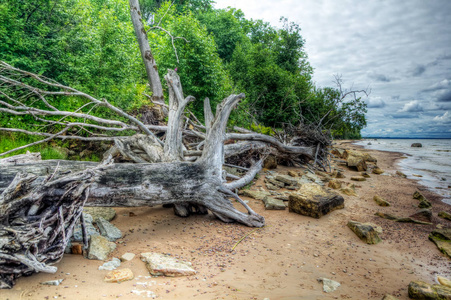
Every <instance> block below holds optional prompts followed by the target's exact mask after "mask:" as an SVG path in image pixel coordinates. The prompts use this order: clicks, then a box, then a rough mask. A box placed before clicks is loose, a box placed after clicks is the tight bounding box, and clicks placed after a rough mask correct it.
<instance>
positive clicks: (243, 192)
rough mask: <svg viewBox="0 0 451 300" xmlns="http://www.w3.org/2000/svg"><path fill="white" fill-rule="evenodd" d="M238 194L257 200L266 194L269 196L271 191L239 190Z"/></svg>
mask: <svg viewBox="0 0 451 300" xmlns="http://www.w3.org/2000/svg"><path fill="white" fill-rule="evenodd" d="M240 195H243V196H247V197H251V198H254V199H257V200H263V199H264V198H265V197H266V196H270V195H271V193H268V192H266V191H253V190H241V191H240Z"/></svg>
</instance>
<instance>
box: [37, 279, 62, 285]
mask: <svg viewBox="0 0 451 300" xmlns="http://www.w3.org/2000/svg"><path fill="white" fill-rule="evenodd" d="M63 280H64V279H55V280H49V281H44V282H41V284H43V285H56V286H58V285H60V283H61V282H63Z"/></svg>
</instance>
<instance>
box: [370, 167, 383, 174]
mask: <svg viewBox="0 0 451 300" xmlns="http://www.w3.org/2000/svg"><path fill="white" fill-rule="evenodd" d="M384 172H385V171H384V170H382V169H381V168H379V167H375V168H373V169H372V170H371V173H373V174H376V175H380V174H382V173H384Z"/></svg>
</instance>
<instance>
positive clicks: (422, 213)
mask: <svg viewBox="0 0 451 300" xmlns="http://www.w3.org/2000/svg"><path fill="white" fill-rule="evenodd" d="M409 218H412V219H415V220H418V221H423V222H429V223H431V222H432V210H431V209H430V208H422V209H420V210H419V211H418V212H416V213H414V214H413V215H411V216H409Z"/></svg>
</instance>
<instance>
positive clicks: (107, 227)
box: [96, 217, 122, 242]
mask: <svg viewBox="0 0 451 300" xmlns="http://www.w3.org/2000/svg"><path fill="white" fill-rule="evenodd" d="M96 223H97V226H99V229H100V234H101V235H103V236H104V237H106V238H107V239H108V240H109V241H110V242H114V241H116V240H118V239H120V238H122V232H121V231H120V230H119V229H118V228H117V227H116V226H114V225H113V224H111V223H110V222H108V221H107V220H105V219H104V218H102V217H98V218H97V219H96Z"/></svg>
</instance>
